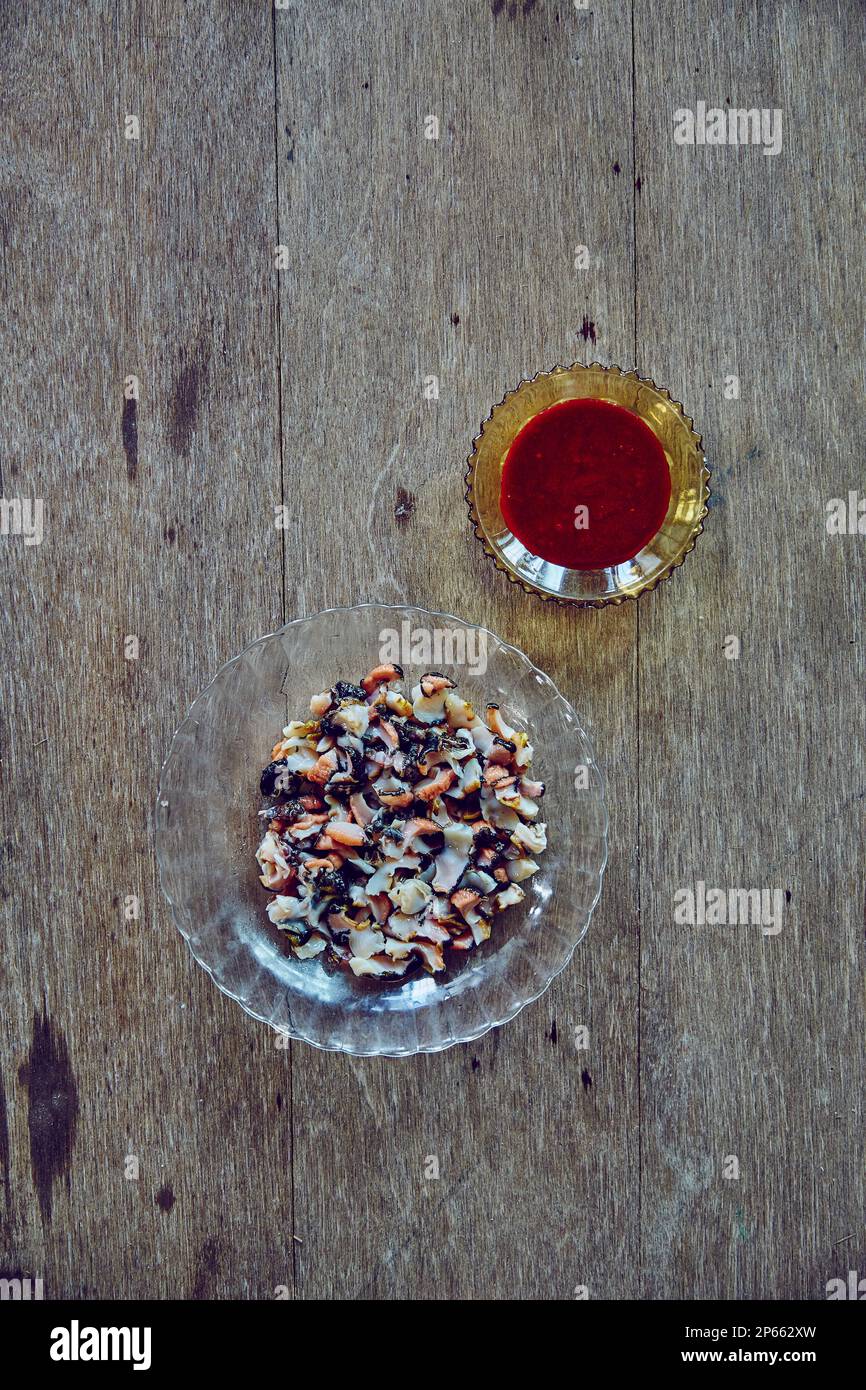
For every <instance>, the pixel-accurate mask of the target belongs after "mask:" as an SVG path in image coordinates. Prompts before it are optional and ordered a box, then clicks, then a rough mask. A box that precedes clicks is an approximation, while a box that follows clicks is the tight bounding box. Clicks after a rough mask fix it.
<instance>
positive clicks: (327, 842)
mask: <svg viewBox="0 0 866 1390" xmlns="http://www.w3.org/2000/svg"><path fill="white" fill-rule="evenodd" d="M402 679H403V672H402V670H401V669H400V667H399V666H394V665H379V666H375V667H374V668H373V670H372V671H370V672H369V674H368V675H366V676H364V678H363V680H361V681H360V682H359V684H357V685H355V684H353V683H352V682H350V681H338V682H337V683H336V685H335V686H334V687H333V689H331V690H323V691H322V692H321V694H318V695H314V696H313V698H312V700H311V701H310V718H308V719H304V720H293V721H292V722H291V723H289V724H288V725H287V726H286V728H285V729H283V733H282V738H281V739H280V740H279V741H278V742H277V743H276V744H275V745H274V748H273V750H272V752H271V758H272V761H271V762H270V763H269V764H268V766H267V767H266V768H265V769H264V771H263V773H262V775H261V792H262V796H264V797H267V799H268V801H269V802H270V803H271V804H270V806H269V807H268V809H267V810H266V811H263V812H261V813H260V814H261V815H262V817H264V818H266V821H267V827H266V830H265V834H264V837H263V839H262V842H261V844H260V845H259V847H258V850H257V851H256V859H257V861H258V865H259V877H260V881H261V883H262V885H263V887H265V888H266V889H267V890H268V892H269V893H270V894H271V897H270V901H269V902H268V905H267V914H268V917H269V918H270V920H271V922H272V923H273V924H274V926H276V927H278V928H279V930H280V931H282V932H285V933H286V934H287V935H288V937H289V940H290V942H291V946H292V950H293V951H294V954H295V955H296V956H298V957H299V958H300V959H301V960H307V959H311V958H312V957H314V956H317V955H321V954H322V953H323V952H326V953H327V958H329V959H330V960H332V961H333V962H335V963H338V964H340V965H342V966H344V967H345V968H347V969H349V970H351V971H352V972H353V973H354V974H355V975H357V976H362V975H363V976H371V977H374V978H376V979H379V978H399V977H400V976H403V975H405V974H406V972H407V970H410V969H412V968H414V967H417V966H422V967H423V968H424V969H425V970H427V971H429V972H430V973H431V974H438V973H439V972H441V971H443V970H445V969H446V964H447V960H446V952H447V951H448V950H450V949H453V950H457V951H468V950H472V949H473V948H474V947H475V946H478V945H480V944H481V943H482V942H483V941H486V940H487V939H488V937H489V936H490V933H491V929H492V924H493V919H494V917H495V916H496V914H497V913H499V912H502V911H503V910H504V909H505V908H506V907H510V906H511V905H512V904H514V903H518V902H521V901H522V899H523V898H524V896H525V891H524V889H523V888H522V887H521V884H522V883H523V882H524V880H526V879H529V878H531V877H532V875H533V874H535V873H536V872H537V871H538V864H537V863H536V862H535V859H534V858H532V857H531V856H532V855H535V854H540V853H541V852H542V851H543V850H544V849H546V847H547V836H546V826H545V825H544V824H543V822H541V821H540V820H539V815H540V811H541V808H540V804H539V803H540V801H541V798H542V797H543V795H544V784H543V783H542V782H539V781H537V780H535V779H534V778H533V777H532V776H531V775H530V771H529V768H530V763H531V761H532V757H533V749H532V745H531V743H530V742H529V738H528V736H527V734H526V733H525V732H523V731H520V730H515V729H512V728H511V727H510V726H509V725H508V724H507V723H506V721H505V719H504V718H503V716H502V713H501V711H500V709H499V706H498V705H495V704H490V705H488V706H487V709H486V713H485V718H484V719H482V718H481V717H480V716H479V715H478V714H476V712H475V710H474V709H473V708H472V706H471V705H470V704H469V703H468V702H467V701H466V700H464V699H462V698H461V696H460V695H459V694H458V693H457V689H456V686H455V684H454V682H453V681H452V680H449V678H448V677H447V676H445V675H443V674H442V672H441V671H429V672H427V673H426V674H425V675H423V676H422V677H421V679H420V681H419V683H418V685H417V686H415V688H414V689H413V690H411V691H410V692H409V694H408V695H404V694H403V692H402V691H401V690H400V689H399V688H398V683H399V682H400V681H401V680H402Z"/></svg>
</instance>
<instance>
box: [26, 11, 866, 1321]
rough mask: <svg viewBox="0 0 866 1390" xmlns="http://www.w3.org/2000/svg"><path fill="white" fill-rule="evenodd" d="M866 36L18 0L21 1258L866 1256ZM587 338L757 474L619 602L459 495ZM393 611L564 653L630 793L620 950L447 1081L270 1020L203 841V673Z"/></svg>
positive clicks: (734, 1283) (597, 938) (275, 1272)
mask: <svg viewBox="0 0 866 1390" xmlns="http://www.w3.org/2000/svg"><path fill="white" fill-rule="evenodd" d="M860 20H861V13H860V10H859V6H858V5H857V4H856V3H854V0H851V3H847V0H829V3H823V4H818V3H817V0H787V2H785V0H780V2H779V3H769V0H768V3H754V4H747V3H741V2H739V0H738V2H737V3H734V2H733V0H722V2H721V3H718V4H710V3H708V0H701V2H700V3H694V4H689V5H685V4H683V3H679V2H678V0H664V2H663V3H661V4H650V3H649V0H634V3H633V4H632V5H631V7H629V6H628V5H622V4H616V3H613V2H612V0H611V2H610V3H609V2H608V0H591V5H590V8H587V9H583V8H581V7H579V6H576V5H574V4H572V3H569V0H493V3H491V2H490V0H411V3H408V0H407V3H406V4H405V5H398V4H396V3H393V0H367V3H365V4H363V5H357V4H351V3H348V0H338V2H337V3H335V2H334V0H328V2H327V3H326V2H325V0H286V3H285V4H279V7H278V8H271V7H270V6H269V4H268V3H266V0H243V2H241V0H210V3H208V4H203V5H199V4H189V3H184V0H153V3H149V4H145V3H140V4H133V3H115V4H112V3H108V0H92V3H89V4H79V5H77V6H74V7H72V8H70V7H69V6H67V5H63V4H61V3H60V0H46V2H45V3H41V4H35V3H30V4H22V5H6V6H4V7H3V9H2V11H0V68H2V81H0V100H2V107H3V130H4V136H5V139H4V146H5V148H4V152H3V155H2V203H0V218H2V221H0V229H2V277H3V287H4V311H3V318H2V343H3V359H2V360H3V371H2V400H3V408H2V411H0V482H2V494H3V497H4V498H5V499H7V501H8V500H9V499H11V498H22V499H24V498H31V499H36V498H41V499H43V502H44V536H43V539H42V541H41V543H40V544H32V545H27V544H25V543H24V537H23V536H21V535H15V534H13V533H11V530H10V534H6V535H3V536H2V537H0V552H2V560H3V588H4V597H5V602H4V609H5V628H4V641H3V662H2V668H3V669H2V691H3V704H2V729H0V736H2V790H3V794H2V798H0V849H2V859H0V865H2V880H0V897H2V910H3V940H4V948H3V952H2V958H0V978H2V998H3V1006H2V1014H3V1052H2V1096H3V1104H2V1106H0V1117H2V1118H0V1170H2V1171H0V1180H2V1185H3V1189H4V1190H3V1193H2V1196H0V1212H2V1223H0V1224H2V1248H0V1274H4V1275H6V1276H11V1275H15V1274H16V1273H17V1274H20V1275H23V1276H27V1275H29V1276H32V1277H41V1278H42V1279H43V1280H44V1289H45V1296H46V1297H47V1298H57V1297H61V1296H69V1297H109V1298H139V1297H147V1296H149V1297H159V1298H182V1299H189V1298H228V1297H241V1298H272V1297H274V1295H275V1290H281V1291H283V1292H286V1293H287V1294H288V1296H289V1297H297V1298H315V1297H320V1298H321V1297H326V1298H339V1299H349V1298H357V1297H365V1298H371V1299H384V1298H422V1297H424V1298H446V1297H455V1298H466V1299H474V1298H524V1299H567V1298H573V1297H575V1296H576V1294H577V1296H580V1295H581V1291H583V1290H585V1291H586V1292H587V1293H588V1296H589V1297H591V1298H614V1299H630V1298H645V1299H671V1298H687V1299H703V1298H709V1297H715V1296H718V1297H724V1298H739V1299H756V1298H764V1297H769V1298H777V1297H782V1296H793V1297H796V1298H804V1299H821V1298H824V1297H826V1292H825V1291H826V1285H827V1282H828V1281H829V1280H831V1279H833V1278H835V1277H843V1278H845V1277H847V1271H848V1270H850V1269H855V1270H858V1271H859V1273H860V1276H861V1277H862V1276H863V1275H866V1232H864V1146H863V1120H864V1114H863V1110H864V1077H863V1011H864V969H863V838H862V823H863V810H864V796H866V772H864V757H863V751H864V749H863V706H862V696H863V684H862V680H863V637H862V626H861V623H862V603H863V547H864V539H863V536H862V535H857V534H856V533H855V534H841V535H835V534H830V533H829V532H828V528H827V515H828V513H827V504H828V502H829V501H830V500H831V499H832V498H836V497H840V498H843V499H847V497H848V493H849V491H851V490H855V489H857V488H858V486H859V487H861V488H862V487H863V482H864V479H863V467H862V457H861V451H860V449H859V447H858V446H857V444H856V443H855V441H857V440H858V434H857V433H856V432H854V431H853V430H852V426H853V425H854V424H855V421H857V420H858V419H860V420H862V414H860V410H861V404H862V380H861V367H862V355H861V336H860V328H861V314H860V296H861V295H862V291H863V274H862V226H861V225H860V223H861V218H860V217H858V216H857V213H858V208H857V202H858V195H859V194H860V191H861V184H862V177H861V174H862V167H863V165H862V159H863V145H862V142H861V141H859V139H858V135H857V127H858V125H859V123H860V110H861V97H862V81H863V75H862V62H860V61H858V60H859V59H860V58H862V34H861V31H860V23H859V21H860ZM699 102H705V103H706V105H707V106H708V107H714V106H719V107H722V108H727V107H728V106H731V107H734V108H753V107H754V108H760V109H764V108H766V109H767V110H768V111H773V110H775V109H779V110H780V111H781V112H782V127H781V130H782V145H781V150H780V151H779V152H778V153H777V154H770V155H768V154H766V153H765V152H764V149H763V148H762V147H761V146H757V145H749V146H732V145H729V144H728V145H721V146H714V145H682V144H678V143H677V142H676V141H675V140H674V112H675V110H677V109H678V108H689V109H692V110H697V104H698V103H699ZM431 116H434V117H436V119H437V121H438V139H433V138H427V135H428V134H430V133H431V132H432V131H433V130H434V126H433V125H432V123H431V122H430V121H429V118H430V117H431ZM129 117H136V118H137V121H138V127H137V129H136V125H135V122H130V121H129V120H128V118H129ZM425 131H426V133H425ZM136 133H137V135H138V138H137V139H136V138H134V136H135V135H136ZM130 136H132V137H133V138H128V137H130ZM859 212H860V214H861V216H862V200H860V208H859ZM280 246H282V247H284V248H285V252H284V254H283V256H282V259H281V264H283V265H284V267H285V268H283V269H277V268H276V258H277V252H276V249H275V248H277V247H280ZM581 246H584V247H586V248H587V253H588V265H587V266H586V268H582V269H581V268H578V267H577V266H576V265H575V261H576V259H577V260H579V259H580V257H579V254H578V250H577V248H578V247H581ZM575 360H577V361H584V362H589V361H592V360H600V361H609V362H616V363H619V364H621V365H627V366H632V365H634V366H636V367H637V368H638V370H639V371H641V372H642V373H644V374H646V375H648V376H652V377H653V378H654V379H655V380H656V381H658V382H660V383H662V384H663V385H665V386H667V387H668V388H669V389H670V391H671V393H672V394H673V396H674V398H675V399H678V400H681V401H683V402H684V404H685V407H686V410H687V411H688V412H689V414H691V415H692V416H693V417H694V419H695V422H696V425H697V428H698V429H699V430H700V431H701V432H702V434H703V437H704V441H705V446H706V450H707V455H708V461H709V464H710V467H711V469H712V482H711V486H712V490H713V498H712V506H711V510H710V514H709V518H708V521H707V525H706V530H705V534H704V536H703V537H702V539H701V540H700V541H699V543H698V547H697V550H696V552H695V553H694V555H692V556H690V557H689V558H688V559H687V561H686V564H685V566H684V568H683V569H682V570H681V571H679V572H678V573H677V574H676V575H675V576H674V578H673V579H672V581H671V582H670V583H667V584H664V585H662V586H661V587H660V588H659V590H658V591H657V592H656V593H655V594H653V595H651V596H649V597H648V598H645V599H642V600H641V602H640V604H635V603H628V604H625V605H624V606H622V607H621V608H618V609H607V610H605V611H602V612H580V611H578V612H574V611H565V610H562V609H554V608H552V607H551V606H549V605H541V604H539V603H537V602H535V601H534V600H532V599H530V598H529V597H527V596H526V595H524V594H522V593H521V592H519V591H517V590H516V589H515V588H514V587H513V586H511V585H509V584H508V583H507V582H506V581H505V580H504V578H503V577H502V576H501V575H499V574H497V573H496V572H495V571H494V569H493V567H492V566H491V565H490V564H489V562H488V561H487V560H486V559H485V558H484V556H483V555H482V554H481V551H480V548H479V547H478V546H477V544H476V543H475V542H474V540H473V539H472V537H471V533H470V529H469V526H468V523H467V518H466V515H465V506H464V502H463V497H462V476H463V469H464V462H465V458H466V455H467V453H468V451H469V447H470V441H471V439H472V437H473V435H474V434H475V433H476V432H477V429H478V426H479V423H480V421H481V419H482V418H483V417H484V416H485V415H486V414H487V411H488V409H489V408H490V406H491V404H492V403H493V402H494V401H497V400H499V399H500V398H501V396H502V395H503V394H504V392H505V391H506V390H507V389H509V388H510V387H512V386H514V385H516V383H517V382H518V381H519V379H520V378H521V377H523V376H527V375H532V374H533V373H534V372H536V371H538V370H541V369H544V368H546V367H550V366H552V365H554V364H555V363H557V362H566V363H567V362H571V361H575ZM430 376H435V377H437V378H438V385H439V396H438V400H428V399H426V398H425V394H424V380H425V378H427V377H430ZM131 378H135V381H134V382H131V380H130V379H131ZM734 379H736V381H735V380H734ZM323 492H324V495H325V496H326V497H328V498H331V499H333V500H334V505H333V507H329V508H327V509H325V508H323V506H322V495H323ZM861 495H862V494H861ZM281 505H286V506H288V507H289V508H290V510H291V522H290V525H289V528H288V530H286V531H285V532H280V531H279V530H277V529H276V527H275V508H277V507H279V506H281ZM7 511H8V508H7ZM11 515H12V514H11V512H10V513H9V517H11ZM7 519H8V518H7ZM10 528H11V521H10V526H9V527H7V529H10ZM854 530H855V532H856V524H855V527H854ZM365 599H381V600H385V601H390V600H401V601H407V602H410V603H418V604H421V605H429V606H433V607H436V608H442V609H445V610H447V611H450V612H455V613H458V614H460V615H461V616H462V617H464V618H466V619H468V620H470V621H475V622H480V623H483V624H485V625H487V626H489V627H490V628H492V629H493V630H494V631H495V632H497V633H499V634H501V635H502V636H504V637H505V638H506V639H508V640H509V641H511V642H514V643H515V644H516V645H518V646H519V647H521V648H522V649H523V650H524V651H525V652H527V654H528V655H529V656H530V657H531V658H532V660H533V661H534V662H536V663H537V664H538V665H540V666H541V667H542V668H543V669H545V670H546V671H548V672H549V673H550V675H551V677H552V678H553V679H554V681H555V682H556V683H557V685H558V686H559V687H560V688H561V689H562V691H563V692H564V693H565V695H566V696H567V697H568V698H569V699H570V700H571V701H572V702H573V703H574V704H575V706H576V708H577V709H578V711H579V712H580V713H581V715H582V716H583V717H584V719H585V720H586V721H587V723H588V726H589V727H590V728H591V729H592V731H593V734H594V738H595V741H596V745H597V749H598V753H599V757H600V760H601V762H602V764H603V766H604V769H605V774H606V778H607V784H608V795H609V804H610V814H611V855H610V864H609V868H608V871H607V875H606V878H605V884H604V892H603V896H602V900H601V904H600V906H599V908H598V910H597V912H596V914H595V916H594V918H593V921H592V924H591V928H590V932H589V934H588V936H587V938H586V940H585V942H584V943H583V945H582V946H581V947H580V948H579V950H578V952H577V954H576V956H575V959H574V961H573V962H572V964H571V966H570V967H569V968H568V969H567V970H566V971H565V972H564V973H563V974H562V975H561V976H560V977H559V978H558V979H557V980H556V981H555V982H554V984H553V986H552V987H551V989H550V990H549V992H548V993H547V994H546V995H545V996H544V997H543V998H542V999H541V1000H540V1001H538V1002H537V1003H535V1004H533V1005H532V1006H530V1007H529V1008H527V1009H526V1010H524V1012H523V1013H521V1014H520V1015H519V1017H518V1018H516V1019H515V1020H514V1021H513V1022H511V1023H510V1024H508V1025H507V1026H506V1027H505V1028H503V1029H500V1030H497V1031H494V1032H493V1033H491V1034H489V1035H488V1036H487V1037H485V1038H484V1039H482V1040H481V1041H479V1042H477V1043H475V1044H471V1045H467V1046H460V1047H455V1048H452V1049H450V1050H449V1051H447V1052H445V1053H443V1054H439V1055H434V1056H422V1057H418V1058H415V1059H411V1060H408V1061H387V1060H353V1059H350V1058H347V1057H343V1056H336V1055H333V1054H323V1053H319V1052H317V1051H315V1050H313V1049H312V1048H310V1047H307V1046H305V1045H304V1044H301V1043H296V1044H295V1045H293V1046H292V1047H291V1048H290V1049H289V1050H284V1049H279V1048H277V1047H275V1038H274V1035H273V1033H272V1032H270V1031H269V1030H268V1029H267V1028H265V1027H264V1026H262V1025H259V1024H257V1023H255V1022H253V1021H252V1020H251V1019H249V1018H248V1017H246V1016H245V1015H244V1014H243V1013H242V1011H241V1010H240V1009H239V1008H238V1007H237V1006H236V1005H234V1004H233V1003H231V1002H230V1001H229V1000H227V999H226V998H224V997H223V996H222V995H221V994H220V993H219V992H218V991H217V990H216V989H215V988H214V986H213V985H212V984H211V982H210V981H209V980H208V978H207V977H206V975H205V974H204V972H203V971H202V970H201V969H200V968H199V967H198V966H197V965H196V964H195V963H194V962H193V961H192V960H191V958H190V956H189V953H188V951H187V949H186V947H185V945H184V943H183V941H182V940H181V938H180V937H179V935H178V933H177V932H176V931H175V929H174V927H173V925H172V923H171V920H170V917H169V913H168V910H167V908H166V905H165V903H164V902H163V900H162V898H161V895H160V892H159V888H158V884H157V880H156V873H155V865H154V854H153V840H152V817H151V808H152V803H153V796H154V791H155V787H156V783H157V778H158V773H159V768H160V764H161V761H162V758H163V757H164V755H165V752H166V750H167V747H168V743H169V740H170V738H171V735H172V732H173V730H174V728H175V727H176V725H177V724H178V723H179V722H180V720H181V719H182V717H183V716H184V714H185V712H186V710H187V708H188V706H189V704H190V702H191V700H192V699H193V697H194V696H195V695H196V693H197V692H198V691H199V690H200V689H201V688H202V687H203V686H204V685H206V684H207V683H208V682H209V680H210V679H211V678H212V676H213V675H214V673H215V672H216V671H217V669H218V667H219V666H220V665H221V663H222V662H224V661H225V660H226V659H227V658H229V657H230V656H232V655H233V654H234V653H236V652H237V651H238V650H239V649H240V648H242V647H243V646H244V645H245V644H246V643H247V642H248V641H250V640H252V639H253V638H254V637H256V636H258V635H260V634H262V633H264V632H267V631H269V630H271V629H273V628H274V627H276V626H278V625H279V624H280V623H281V622H283V621H284V620H287V619H288V618H291V617H293V616H296V615H298V614H304V613H312V612H315V611H316V610H318V609H319V608H322V607H327V606H330V605H333V604H339V603H353V602H356V601H361V600H365ZM133 637H137V639H138V657H137V658H135V657H134V656H133V657H130V653H131V652H132V651H134V645H132V644H130V641H129V639H130V638H133ZM732 638H737V639H738V643H739V648H738V650H739V654H738V655H736V654H735V653H736V652H737V644H736V643H734V642H732V641H731V639H732ZM699 881H700V882H704V883H706V884H707V885H711V886H714V885H722V886H742V887H747V888H760V889H768V890H773V889H780V890H782V891H783V893H784V899H785V908H784V914H783V918H782V929H781V930H780V931H779V932H778V933H776V934H764V933H763V932H762V931H761V928H760V927H755V926H750V925H739V926H721V925H713V926H703V927H699V926H695V927H690V926H686V925H680V924H678V923H677V922H676V921H675V917H674V903H675V895H676V894H677V892H678V890H680V889H683V888H686V887H693V886H694V885H695V884H696V883H697V882H699ZM133 897H135V898H137V899H138V901H139V905H140V911H139V916H138V919H137V920H127V916H128V913H129V911H130V910H131V909H130V907H129V900H130V899H131V898H133ZM583 1029H585V1030H588V1037H585V1035H584V1034H583V1033H582V1032H581V1031H579V1030H583ZM584 1041H586V1042H587V1045H586V1046H583V1045H582V1043H583V1042H584ZM431 1155H435V1156H436V1157H437V1158H438V1161H439V1168H440V1174H441V1176H440V1178H439V1180H438V1181H431V1180H425V1177H424V1170H425V1162H426V1160H427V1158H428V1157H429V1156H431ZM737 1174H738V1176H737Z"/></svg>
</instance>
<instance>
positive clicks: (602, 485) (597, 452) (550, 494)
mask: <svg viewBox="0 0 866 1390" xmlns="http://www.w3.org/2000/svg"><path fill="white" fill-rule="evenodd" d="M670 497H671V476H670V469H669V468H668V462H667V459H666V457H665V452H664V449H663V448H662V446H661V443H660V442H659V440H658V439H657V438H656V436H655V435H654V434H653V432H652V430H651V429H650V428H649V426H648V425H645V424H644V422H643V420H641V419H640V418H639V417H638V416H637V415H633V414H632V412H631V411H630V410H626V409H624V407H623V406H620V405H612V404H610V403H609V402H608V401H595V400H577V401H560V402H559V403H558V404H557V405H552V406H549V407H548V409H547V410H542V411H541V412H540V414H538V415H536V416H534V417H533V418H532V419H531V420H530V421H529V422H528V423H527V424H526V425H524V427H523V429H522V430H521V431H520V433H519V434H518V435H517V437H516V438H515V440H514V442H513V444H512V445H511V448H510V449H509V451H508V456H507V458H506V460H505V467H504V468H503V470H502V490H501V494H500V507H501V509H502V515H503V517H504V518H505V523H506V525H507V526H508V528H509V530H510V531H511V532H512V533H513V534H514V535H515V536H516V537H517V539H518V540H519V541H521V542H522V544H523V545H525V546H526V549H527V550H529V551H531V552H532V554H533V555H539V556H540V557H541V558H542V560H547V561H549V562H550V563H551V564H554V565H564V566H565V567H566V568H567V569H604V568H606V567H607V566H608V565H619V564H622V563H623V562H624V561H626V560H631V559H633V558H634V556H635V555H637V553H638V551H640V550H642V549H643V547H644V546H645V545H646V544H647V542H648V541H650V540H652V537H653V536H654V535H655V534H656V532H657V531H658V530H659V529H660V528H661V525H662V522H663V521H664V519H665V514H666V512H667V509H668V503H669V502H670Z"/></svg>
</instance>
